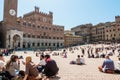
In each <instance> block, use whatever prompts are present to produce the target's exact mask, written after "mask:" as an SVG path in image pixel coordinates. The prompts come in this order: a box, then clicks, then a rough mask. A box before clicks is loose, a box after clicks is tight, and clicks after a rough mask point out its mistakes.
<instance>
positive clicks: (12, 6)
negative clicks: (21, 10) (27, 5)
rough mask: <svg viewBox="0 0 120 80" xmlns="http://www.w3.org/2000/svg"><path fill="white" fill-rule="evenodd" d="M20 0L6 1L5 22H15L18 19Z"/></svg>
mask: <svg viewBox="0 0 120 80" xmlns="http://www.w3.org/2000/svg"><path fill="white" fill-rule="evenodd" d="M17 4H18V0H4V17H3V21H5V22H14V21H15V20H16V18H17Z"/></svg>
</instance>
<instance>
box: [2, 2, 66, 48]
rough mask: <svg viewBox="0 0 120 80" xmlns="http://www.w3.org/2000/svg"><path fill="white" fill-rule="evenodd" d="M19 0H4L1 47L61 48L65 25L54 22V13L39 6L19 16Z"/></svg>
mask: <svg viewBox="0 0 120 80" xmlns="http://www.w3.org/2000/svg"><path fill="white" fill-rule="evenodd" d="M17 3H18V0H11V1H9V0H4V17H3V21H1V23H0V34H1V36H0V37H1V38H2V40H1V43H2V44H1V47H4V48H15V47H20V48H60V47H63V46H64V26H60V25H54V24H53V13H52V12H49V13H48V14H47V13H43V12H41V11H40V10H39V7H35V10H34V11H32V12H29V13H27V14H25V15H23V17H17Z"/></svg>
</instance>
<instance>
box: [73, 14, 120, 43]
mask: <svg viewBox="0 0 120 80" xmlns="http://www.w3.org/2000/svg"><path fill="white" fill-rule="evenodd" d="M71 30H72V31H73V32H75V35H80V36H82V38H83V41H84V43H116V42H117V43H120V16H116V17H115V22H106V23H99V24H97V25H92V24H84V25H80V26H77V27H74V28H72V29H71Z"/></svg>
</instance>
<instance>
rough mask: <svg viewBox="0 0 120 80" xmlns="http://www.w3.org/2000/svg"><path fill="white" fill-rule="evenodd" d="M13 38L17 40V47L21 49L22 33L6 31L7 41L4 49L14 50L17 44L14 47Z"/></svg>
mask: <svg viewBox="0 0 120 80" xmlns="http://www.w3.org/2000/svg"><path fill="white" fill-rule="evenodd" d="M14 38H19V43H20V45H19V47H20V48H22V45H23V32H22V31H18V30H9V31H7V41H6V43H7V44H6V47H8V48H15V47H18V44H17V43H16V45H15V40H14ZM8 45H9V46H8Z"/></svg>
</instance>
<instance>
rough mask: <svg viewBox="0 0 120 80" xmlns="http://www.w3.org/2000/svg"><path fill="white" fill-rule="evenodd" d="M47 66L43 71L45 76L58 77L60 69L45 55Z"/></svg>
mask: <svg viewBox="0 0 120 80" xmlns="http://www.w3.org/2000/svg"><path fill="white" fill-rule="evenodd" d="M45 60H46V65H45V68H44V71H43V74H45V75H46V76H47V77H52V76H56V75H57V73H58V71H59V68H58V66H57V64H56V62H55V60H52V59H51V58H50V55H45Z"/></svg>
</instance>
